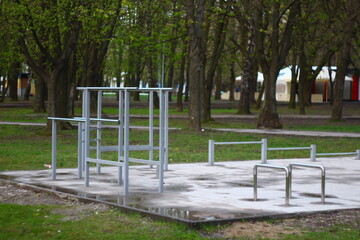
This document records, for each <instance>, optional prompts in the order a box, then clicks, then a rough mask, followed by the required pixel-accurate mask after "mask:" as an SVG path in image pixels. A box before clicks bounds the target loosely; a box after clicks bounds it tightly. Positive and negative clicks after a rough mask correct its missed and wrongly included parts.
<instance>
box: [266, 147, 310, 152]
mask: <svg viewBox="0 0 360 240" xmlns="http://www.w3.org/2000/svg"><path fill="white" fill-rule="evenodd" d="M267 150H268V151H278V150H311V147H288V148H287V147H286V148H268V149H267Z"/></svg>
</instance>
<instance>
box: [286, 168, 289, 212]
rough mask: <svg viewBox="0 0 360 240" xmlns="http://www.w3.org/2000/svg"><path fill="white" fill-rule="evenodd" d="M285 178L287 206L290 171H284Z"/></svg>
mask: <svg viewBox="0 0 360 240" xmlns="http://www.w3.org/2000/svg"><path fill="white" fill-rule="evenodd" d="M285 174H286V178H285V205H286V206H289V201H290V171H286V173H285Z"/></svg>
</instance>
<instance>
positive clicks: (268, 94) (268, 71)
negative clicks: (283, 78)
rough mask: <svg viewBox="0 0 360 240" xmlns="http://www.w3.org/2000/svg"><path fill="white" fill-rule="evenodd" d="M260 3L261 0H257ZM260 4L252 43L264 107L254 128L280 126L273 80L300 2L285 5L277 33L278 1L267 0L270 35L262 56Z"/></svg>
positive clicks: (286, 46) (279, 14) (290, 33)
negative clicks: (283, 21) (283, 20)
mask: <svg viewBox="0 0 360 240" xmlns="http://www.w3.org/2000/svg"><path fill="white" fill-rule="evenodd" d="M260 2H261V3H263V2H262V1H260ZM261 3H260V5H259V6H257V7H256V11H255V15H254V21H255V29H254V30H255V34H254V36H255V44H256V50H257V56H258V58H259V63H260V66H261V69H262V71H263V74H264V83H265V98H264V106H263V108H262V109H261V112H260V114H259V119H258V125H257V126H258V128H282V124H281V123H280V119H279V115H278V113H277V108H276V79H277V76H278V74H279V71H280V69H281V67H282V66H283V65H284V64H285V59H286V57H287V55H288V53H289V50H290V47H291V35H292V32H293V27H294V24H295V22H296V21H295V20H296V17H297V14H298V13H299V12H300V1H299V0H295V1H293V3H292V4H291V6H290V7H289V15H288V20H287V23H286V25H285V26H281V27H284V31H283V33H282V34H281V36H280V21H279V19H280V17H281V12H280V7H281V4H280V2H277V1H274V2H271V4H272V5H271V9H269V10H271V16H269V17H270V18H269V20H270V21H271V23H270V29H271V34H270V37H269V40H270V51H269V53H270V56H269V60H268V59H267V58H266V51H265V45H264V41H265V33H264V31H261V29H263V28H264V26H263V23H264V22H263V17H264V15H263V13H264V12H263V9H261Z"/></svg>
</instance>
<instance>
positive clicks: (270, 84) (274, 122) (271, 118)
mask: <svg viewBox="0 0 360 240" xmlns="http://www.w3.org/2000/svg"><path fill="white" fill-rule="evenodd" d="M277 75H278V72H274V71H273V72H270V73H269V74H267V75H265V74H264V82H266V85H265V92H264V93H265V98H264V105H263V107H262V109H261V112H260V114H259V119H258V124H257V127H258V128H275V129H279V128H282V124H281V123H280V120H279V115H278V113H277V108H276V78H277Z"/></svg>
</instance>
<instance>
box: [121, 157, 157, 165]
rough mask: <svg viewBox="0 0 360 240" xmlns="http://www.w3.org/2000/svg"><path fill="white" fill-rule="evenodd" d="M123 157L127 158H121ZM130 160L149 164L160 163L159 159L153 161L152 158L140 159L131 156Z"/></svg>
mask: <svg viewBox="0 0 360 240" xmlns="http://www.w3.org/2000/svg"><path fill="white" fill-rule="evenodd" d="M121 159H122V160H125V158H121ZM129 162H134V163H142V164H148V165H160V163H159V161H151V160H146V159H139V158H129Z"/></svg>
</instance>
